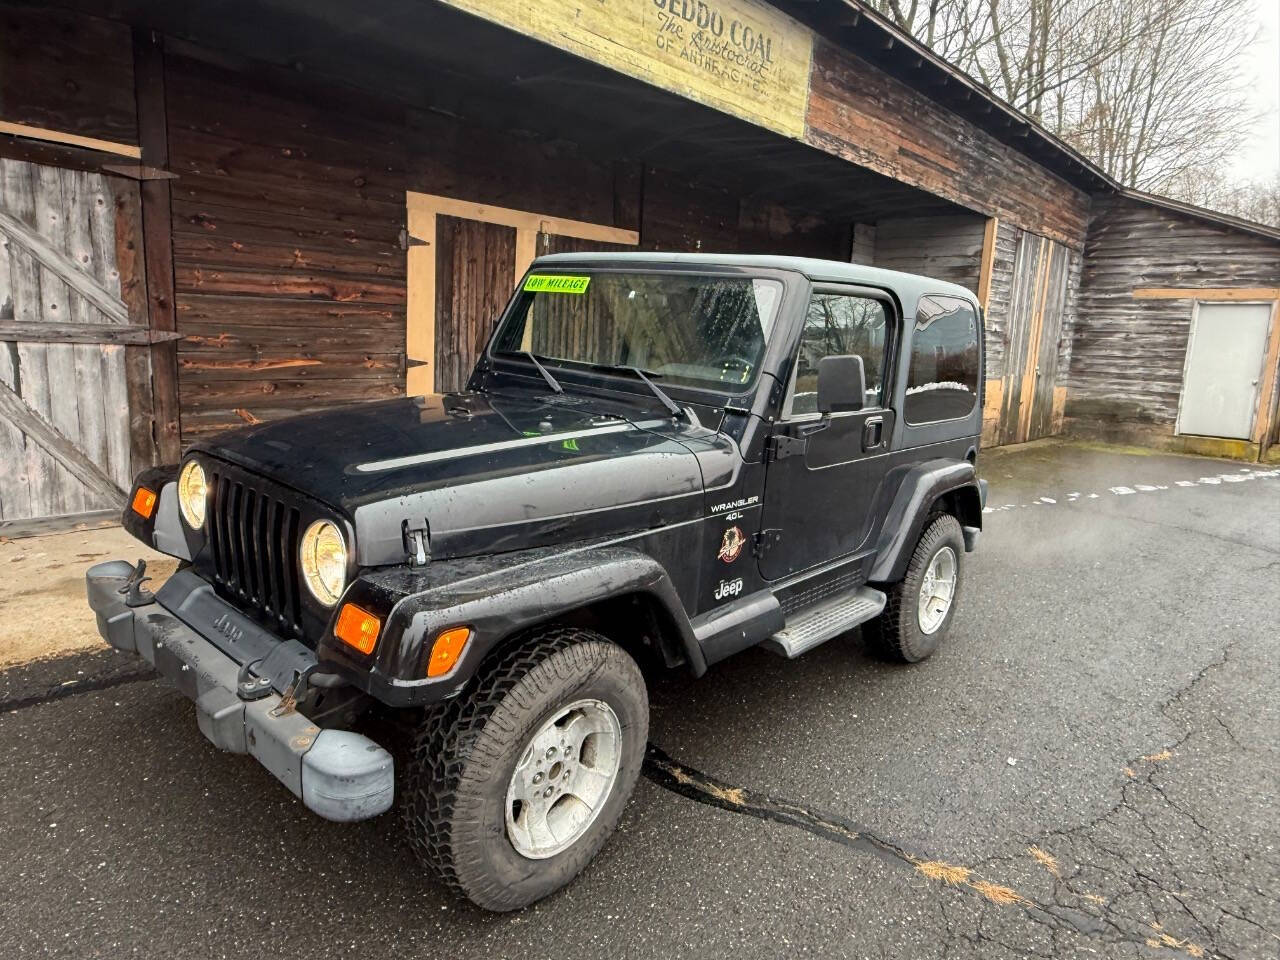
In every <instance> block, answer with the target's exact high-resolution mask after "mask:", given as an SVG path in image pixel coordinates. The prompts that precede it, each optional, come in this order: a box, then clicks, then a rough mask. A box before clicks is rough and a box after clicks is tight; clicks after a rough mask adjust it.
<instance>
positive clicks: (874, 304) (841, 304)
mask: <svg viewBox="0 0 1280 960" xmlns="http://www.w3.org/2000/svg"><path fill="white" fill-rule="evenodd" d="M887 320H888V317H887V314H886V313H885V307H884V304H883V303H881V302H880V301H879V300H876V299H873V298H872V297H859V296H855V295H853V294H847V293H815V294H814V295H813V298H812V299H811V300H810V301H809V310H808V312H807V313H806V314H805V318H804V333H803V334H802V335H801V337H800V354H799V356H798V357H797V358H796V372H795V386H794V388H793V390H792V394H791V404H790V409H789V410H788V411H787V415H788V416H792V415H804V414H808V413H817V412H818V361H819V360H821V359H822V358H823V357H837V356H841V355H844V354H857V355H858V356H860V357H861V358H862V368H863V371H864V372H865V374H866V378H867V405H868V406H873V407H878V406H880V398H881V391H882V390H883V388H884V355H885V326H886V323H887Z"/></svg>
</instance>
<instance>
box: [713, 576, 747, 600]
mask: <svg viewBox="0 0 1280 960" xmlns="http://www.w3.org/2000/svg"><path fill="white" fill-rule="evenodd" d="M741 592H742V578H741V577H738V578H736V579H734V580H721V581H720V586H718V587H716V592H715V598H716V599H717V600H724V599H726V598H728V597H736V596H737V595H738V594H740V593H741Z"/></svg>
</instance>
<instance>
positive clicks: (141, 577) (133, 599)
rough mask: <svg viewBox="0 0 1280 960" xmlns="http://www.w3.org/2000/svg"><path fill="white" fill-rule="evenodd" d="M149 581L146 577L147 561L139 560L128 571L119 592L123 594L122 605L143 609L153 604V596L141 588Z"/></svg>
mask: <svg viewBox="0 0 1280 960" xmlns="http://www.w3.org/2000/svg"><path fill="white" fill-rule="evenodd" d="M150 579H151V578H150V577H148V576H147V561H145V560H141V559H140V560H139V561H138V565H137V566H136V567H134V568H133V570H132V571H130V573H129V579H128V580H126V581H125V582H124V586H122V587H121V588H120V591H119V592H120V593H122V594H124V605H125V606H126V607H145V606H146V605H147V604H149V603H154V602H155V599H156V597H155V594H153V593H152V592H151V591H150V590H147V589H145V588H144V587H143V586H142V585H143V584H144V583H146V582H147V581H148V580H150Z"/></svg>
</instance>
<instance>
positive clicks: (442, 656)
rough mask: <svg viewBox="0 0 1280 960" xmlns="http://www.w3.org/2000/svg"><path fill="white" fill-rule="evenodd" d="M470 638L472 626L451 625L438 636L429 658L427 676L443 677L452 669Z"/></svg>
mask: <svg viewBox="0 0 1280 960" xmlns="http://www.w3.org/2000/svg"><path fill="white" fill-rule="evenodd" d="M470 639H471V628H470V627H451V628H450V629H448V630H446V631H444V632H443V633H441V634H440V636H438V637H436V642H435V643H433V644H432V645H431V657H430V659H428V660H427V676H428V677H442V676H444V675H445V674H446V673H448V672H449V671H450V670H452V669H453V665H454V664H455V663H457V662H458V658H459V657H460V656H462V651H463V649H465V647H466V645H467V641H468V640H470Z"/></svg>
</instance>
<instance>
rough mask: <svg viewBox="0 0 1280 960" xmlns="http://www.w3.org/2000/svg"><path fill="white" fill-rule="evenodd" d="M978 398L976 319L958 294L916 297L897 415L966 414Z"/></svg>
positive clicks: (911, 419)
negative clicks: (904, 387)
mask: <svg viewBox="0 0 1280 960" xmlns="http://www.w3.org/2000/svg"><path fill="white" fill-rule="evenodd" d="M977 402H978V318H977V315H976V314H975V313H974V311H973V306H972V304H970V303H969V302H968V301H967V300H962V299H960V298H959V297H939V296H929V297H921V298H920V306H919V307H918V308H917V310H916V329H915V334H914V336H912V338H911V370H910V371H909V372H908V374H907V396H906V400H905V401H904V403H903V416H905V417H906V419H907V423H914V424H920V423H933V422H935V421H938V420H955V419H957V418H959V417H964V416H968V415H969V414H970V413H972V412H973V408H974V405H975V404H976V403H977Z"/></svg>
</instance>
